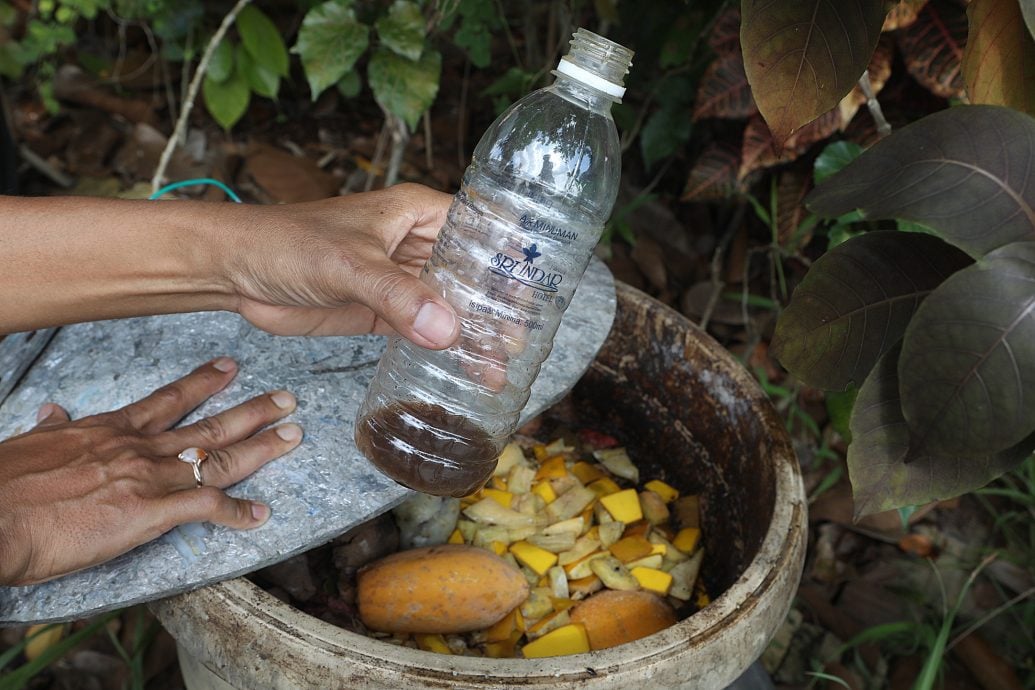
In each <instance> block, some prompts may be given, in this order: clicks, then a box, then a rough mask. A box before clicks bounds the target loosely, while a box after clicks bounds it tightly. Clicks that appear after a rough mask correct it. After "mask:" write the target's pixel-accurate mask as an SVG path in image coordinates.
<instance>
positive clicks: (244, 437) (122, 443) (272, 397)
mask: <svg viewBox="0 0 1035 690" xmlns="http://www.w3.org/2000/svg"><path fill="white" fill-rule="evenodd" d="M236 372H237V366H236V364H235V363H234V362H233V361H232V360H230V359H228V358H226V357H220V358H218V359H216V360H213V361H212V362H209V363H207V364H204V365H202V366H201V367H199V368H198V369H196V370H194V371H193V372H191V373H190V374H188V375H187V376H185V377H183V378H181V379H179V380H177V381H174V382H173V383H171V384H169V385H167V386H163V387H162V388H159V389H158V390H157V391H155V392H154V393H152V394H151V395H149V396H148V397H146V398H144V399H143V400H140V401H138V402H135V403H133V404H131V405H127V406H126V407H124V408H122V409H119V410H115V411H113V412H106V413H104V414H99V415H92V416H90V417H84V418H83V419H78V420H75V421H70V420H69V417H68V413H67V412H65V411H64V410H63V409H61V408H60V407H58V406H57V405H53V404H47V405H44V406H43V407H42V408H40V412H39V418H40V421H39V424H38V425H37V426H36V428H34V429H33V430H32V431H29V432H27V433H25V434H21V435H20V436H16V437H14V438H11V439H8V440H6V441H3V442H0V506H3V510H2V511H0V585H27V584H34V583H37V582H43V581H45V580H49V579H52V578H55V577H58V576H60V575H65V574H67V573H71V572H73V571H76V570H80V569H82V568H86V567H88V566H91V565H96V564H97V563H101V562H103V561H106V560H109V559H111V558H114V557H115V556H117V555H119V554H121V553H124V552H126V551H129V550H130V549H132V548H134V547H135V546H138V545H140V544H143V543H145V542H148V541H151V540H152V539H155V538H156V537H158V536H160V535H162V534H163V533H165V532H167V531H169V530H170V529H172V528H173V527H175V526H176V525H180V524H183V523H186V522H201V521H208V522H214V523H216V524H220V525H226V526H227V527H233V528H238V529H247V528H253V527H258V526H260V525H262V524H263V523H264V522H266V520H267V519H268V518H269V514H270V511H269V508H268V507H267V506H265V505H262V504H261V503H256V502H253V501H248V500H245V499H235V498H230V497H229V496H227V495H226V494H225V493H224V492H223V491H222V490H223V489H225V488H226V487H228V486H230V485H232V484H234V483H236V482H238V481H240V480H241V479H243V478H245V477H246V476H248V475H250V474H251V473H252V472H254V471H255V470H257V469H258V468H259V467H262V466H263V465H265V464H266V463H267V462H269V461H270V460H273V459H274V458H276V457H279V456H281V455H283V454H284V453H286V452H288V451H289V450H291V449H292V448H294V447H295V446H297V445H298V444H299V442H300V441H301V439H302V429H301V427H299V426H298V425H297V424H282V425H280V426H277V427H275V428H271V429H264V430H261V431H260V429H263V427H265V426H266V425H268V424H270V423H272V422H275V421H276V420H278V419H281V418H283V417H285V416H286V415H288V414H290V413H291V412H292V410H294V408H295V398H294V397H293V396H292V395H291V394H290V393H287V392H286V391H275V392H273V393H270V394H266V395H262V396H258V397H256V398H252V399H251V400H249V401H247V402H244V403H242V404H240V405H238V406H236V407H233V408H231V409H228V410H225V411H223V412H220V413H219V414H216V415H213V416H211V417H206V418H205V419H202V420H199V421H197V422H195V423H193V424H190V425H188V426H185V427H183V428H179V429H172V426H173V425H174V424H176V423H177V422H179V421H180V420H181V419H182V418H183V417H184V416H186V415H187V414H188V413H189V412H190V411H191V410H193V409H194V408H196V407H197V406H198V405H200V404H201V403H202V402H204V401H205V400H207V399H208V398H209V397H211V396H212V395H213V394H215V393H216V392H218V391H220V390H222V389H223V388H224V387H225V386H226V385H227V384H228V383H230V381H231V380H232V379H233V377H234V374H235V373H236ZM192 446H197V447H201V448H204V449H206V450H207V451H208V452H209V457H208V459H207V460H206V461H205V462H204V463H203V464H202V465H201V473H202V480H203V481H204V486H202V487H200V488H197V487H196V484H195V478H194V472H193V468H192V467H191V466H190V465H189V464H188V463H185V462H181V461H180V460H178V459H177V454H179V453H180V451H182V450H184V449H185V448H188V447H192Z"/></svg>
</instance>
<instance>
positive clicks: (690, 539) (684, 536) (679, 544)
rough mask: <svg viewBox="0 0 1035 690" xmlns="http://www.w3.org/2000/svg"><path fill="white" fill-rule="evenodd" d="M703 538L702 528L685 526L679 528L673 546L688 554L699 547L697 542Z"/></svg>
mask: <svg viewBox="0 0 1035 690" xmlns="http://www.w3.org/2000/svg"><path fill="white" fill-rule="evenodd" d="M700 540H701V530H700V529H698V528H697V527H684V528H683V529H681V530H679V534H677V535H676V538H675V539H673V540H672V546H674V547H676V548H677V549H679V550H680V551H682V552H683V553H686V554H690V553H693V552H694V549H696V548H697V542H699V541H700Z"/></svg>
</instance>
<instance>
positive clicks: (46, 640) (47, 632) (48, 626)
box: [23, 623, 68, 661]
mask: <svg viewBox="0 0 1035 690" xmlns="http://www.w3.org/2000/svg"><path fill="white" fill-rule="evenodd" d="M67 629H68V626H66V625H62V624H61V623H37V624H36V625H30V626H29V628H28V630H26V631H25V637H26V639H27V640H28V641H27V642H26V643H25V648H24V650H23V653H24V654H25V658H26V659H27V660H29V661H33V660H34V659H36V658H37V657H39V656H40V655H41V654H43V653H44V652H45V651H47V650H48V649H50V648H51V647H53V646H54V645H56V644H57V643H58V642H60V641H61V638H63V637H64V636H65V631H66V630H67Z"/></svg>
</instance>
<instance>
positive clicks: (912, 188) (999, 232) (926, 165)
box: [805, 105, 1035, 257]
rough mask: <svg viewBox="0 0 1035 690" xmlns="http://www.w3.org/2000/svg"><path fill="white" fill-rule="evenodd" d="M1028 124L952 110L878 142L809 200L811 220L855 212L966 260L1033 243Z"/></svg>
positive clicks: (976, 110)
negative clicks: (916, 233)
mask: <svg viewBox="0 0 1035 690" xmlns="http://www.w3.org/2000/svg"><path fill="white" fill-rule="evenodd" d="M1033 160H1035V118H1032V117H1031V116H1029V115H1025V114H1023V113H1019V112H1017V111H1014V110H1010V109H1008V108H1001V107H997V106H989V105H971V106H958V107H955V108H950V109H948V110H943V111H940V112H937V113H934V114H933V115H928V116H927V117H925V118H923V119H921V120H918V121H916V122H914V123H912V124H910V125H907V126H906V127H903V128H902V129H900V130H898V131H896V132H894V133H892V134H891V135H890V136H888V137H886V138H884V139H882V140H881V141H880V142H878V143H877V144H875V145H874V146H873V147H872V148H871V149H869V150H868V151H866V152H865V153H863V155H861V156H859V158H857V159H856V160H855V161H853V162H852V163H851V164H850V165H849V166H848V167H846V168H845V169H844V170H842V171H841V172H839V173H837V174H836V175H834V176H833V177H831V178H830V179H828V180H826V181H825V182H824V183H823V184H821V185H819V186H817V187H816V189H814V190H813V191H812V193H811V194H809V196H808V198H807V199H806V200H805V203H806V204H807V205H808V206H809V208H811V209H812V210H813V211H815V212H816V213H819V214H820V215H824V216H830V217H834V216H839V215H841V214H842V213H845V212H847V211H851V210H853V209H859V210H860V212H861V213H862V214H863V216H864V217H865V218H900V219H904V220H911V221H914V222H917V223H921V224H922V225H926V226H928V227H930V228H932V229H933V230H934V231H935V232H937V233H938V235H939V236H940V237H942V238H943V239H944V240H946V241H947V242H950V243H952V244H954V245H956V246H957V247H959V248H960V249H963V250H964V251H965V252H967V253H968V254H970V255H971V256H974V257H979V256H982V255H983V254H986V253H988V252H990V251H992V250H993V249H996V248H997V247H1002V246H1003V245H1006V244H1009V243H1011V242H1018V241H1024V240H1035V173H1033V172H1032V170H1033V163H1032V161H1033Z"/></svg>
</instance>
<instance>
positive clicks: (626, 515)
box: [591, 479, 643, 524]
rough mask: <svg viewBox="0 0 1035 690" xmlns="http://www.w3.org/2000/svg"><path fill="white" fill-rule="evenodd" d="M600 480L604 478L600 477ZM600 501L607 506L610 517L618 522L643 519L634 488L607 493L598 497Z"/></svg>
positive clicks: (638, 498)
mask: <svg viewBox="0 0 1035 690" xmlns="http://www.w3.org/2000/svg"><path fill="white" fill-rule="evenodd" d="M600 481H604V480H603V479H601V480H600ZM594 483H597V482H594ZM591 488H592V487H591ZM600 503H601V504H603V506H604V507H605V508H607V512H609V513H610V514H611V517H613V518H614V519H615V520H618V521H619V522H624V523H625V524H629V523H630V522H636V521H637V520H641V519H643V510H642V509H641V508H640V497H639V495H638V494H637V493H636V489H625V490H623V491H619V492H618V493H613V494H608V495H606V496H603V497H602V498H601V499H600Z"/></svg>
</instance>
